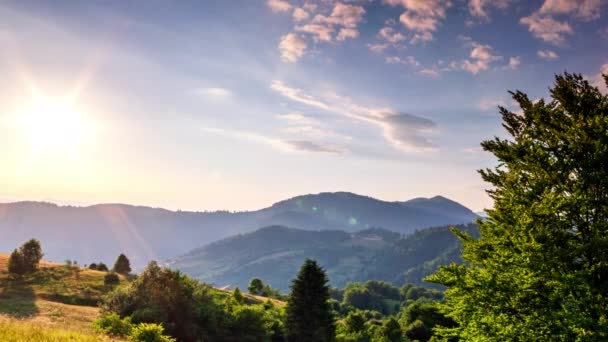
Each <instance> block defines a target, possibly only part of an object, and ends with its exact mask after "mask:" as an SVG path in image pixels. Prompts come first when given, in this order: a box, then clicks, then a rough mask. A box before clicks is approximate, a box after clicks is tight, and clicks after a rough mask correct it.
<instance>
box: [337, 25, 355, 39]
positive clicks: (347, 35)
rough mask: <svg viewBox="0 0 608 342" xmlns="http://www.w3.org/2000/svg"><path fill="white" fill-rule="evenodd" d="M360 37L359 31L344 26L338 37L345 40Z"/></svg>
mask: <svg viewBox="0 0 608 342" xmlns="http://www.w3.org/2000/svg"><path fill="white" fill-rule="evenodd" d="M357 37H359V31H358V30H356V29H353V28H342V29H340V32H339V33H338V36H337V37H336V40H338V41H344V40H346V39H354V38H357Z"/></svg>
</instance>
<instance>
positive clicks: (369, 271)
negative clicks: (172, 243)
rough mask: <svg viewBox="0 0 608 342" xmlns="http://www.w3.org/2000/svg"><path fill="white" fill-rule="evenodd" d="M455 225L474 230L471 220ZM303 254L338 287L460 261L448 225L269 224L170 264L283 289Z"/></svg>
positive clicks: (401, 279)
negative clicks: (407, 228) (408, 230)
mask: <svg viewBox="0 0 608 342" xmlns="http://www.w3.org/2000/svg"><path fill="white" fill-rule="evenodd" d="M458 228H459V229H461V230H464V231H466V232H468V233H470V234H472V235H477V226H476V225H475V224H469V225H461V226H458ZM305 258H313V259H315V260H317V261H318V262H319V264H320V265H322V266H323V267H324V268H325V269H326V270H327V274H328V277H329V279H330V282H331V285H333V286H336V287H343V286H344V285H346V284H347V283H348V282H352V281H366V280H371V279H376V280H384V281H388V282H391V283H393V284H395V285H398V286H401V285H403V284H404V283H414V284H422V278H424V277H425V276H427V275H429V274H431V273H433V272H434V271H435V270H436V269H437V267H438V266H439V265H445V264H449V263H450V262H460V261H461V259H460V242H459V241H458V239H457V238H456V236H455V235H454V234H453V233H452V232H450V231H449V227H447V226H444V227H436V228H428V229H423V230H419V231H417V232H415V233H413V234H410V235H407V236H405V237H402V236H401V234H398V233H394V232H391V231H388V230H384V229H373V228H372V229H365V230H361V231H357V232H354V233H350V232H345V231H307V230H300V229H293V228H286V227H282V226H271V227H266V228H262V229H259V230H257V231H255V232H252V233H248V234H243V235H238V236H234V237H230V238H227V239H224V240H221V241H218V242H214V243H211V244H209V245H207V246H205V247H202V248H198V249H195V250H193V251H192V252H190V253H187V254H186V255H184V256H181V257H179V258H176V259H174V260H171V261H170V262H169V263H168V265H169V266H170V267H172V268H177V269H180V270H182V271H184V272H185V273H187V274H189V275H191V276H193V277H195V278H198V279H200V280H202V281H204V282H207V283H211V284H214V285H216V286H239V287H240V288H241V289H244V288H246V287H247V284H248V282H249V281H250V280H251V279H252V278H254V277H259V278H261V279H262V280H263V281H264V282H265V283H269V284H271V285H272V286H273V287H277V288H279V289H281V290H282V291H284V292H287V291H288V289H289V285H290V281H291V279H293V278H294V277H295V275H296V272H297V271H298V269H299V267H300V265H301V264H302V263H303V261H304V259H305ZM427 285H428V284H427Z"/></svg>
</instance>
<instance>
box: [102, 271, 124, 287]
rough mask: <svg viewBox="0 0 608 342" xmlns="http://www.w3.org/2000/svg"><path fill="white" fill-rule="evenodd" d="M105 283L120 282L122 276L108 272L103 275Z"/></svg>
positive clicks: (115, 283) (114, 283) (113, 283)
mask: <svg viewBox="0 0 608 342" xmlns="http://www.w3.org/2000/svg"><path fill="white" fill-rule="evenodd" d="M103 283H104V284H105V285H117V284H119V283H120V278H119V277H118V274H116V273H113V272H112V273H108V274H106V275H105V276H104V277H103Z"/></svg>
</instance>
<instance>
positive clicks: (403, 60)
mask: <svg viewBox="0 0 608 342" xmlns="http://www.w3.org/2000/svg"><path fill="white" fill-rule="evenodd" d="M385 61H386V63H388V64H404V65H410V66H420V62H418V60H417V59H416V58H415V57H414V56H406V57H398V56H389V57H386V58H385Z"/></svg>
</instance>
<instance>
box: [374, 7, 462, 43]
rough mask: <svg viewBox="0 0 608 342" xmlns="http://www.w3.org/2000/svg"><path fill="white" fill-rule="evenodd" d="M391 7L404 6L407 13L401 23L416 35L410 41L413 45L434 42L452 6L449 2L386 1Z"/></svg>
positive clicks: (404, 13) (402, 17)
mask: <svg viewBox="0 0 608 342" xmlns="http://www.w3.org/2000/svg"><path fill="white" fill-rule="evenodd" d="M384 2H385V3H387V4H389V5H391V6H402V7H403V8H404V9H405V11H404V12H403V13H402V14H401V16H400V17H399V21H400V22H401V23H402V24H403V25H404V26H405V27H406V28H408V29H409V30H411V31H414V32H415V34H414V36H413V38H412V39H411V40H410V42H411V43H412V44H416V43H418V42H426V41H430V40H433V33H434V32H435V31H436V30H437V27H438V25H439V21H440V20H441V19H443V18H445V16H446V10H447V8H449V7H450V6H451V1H448V0H445V1H444V0H384Z"/></svg>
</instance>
